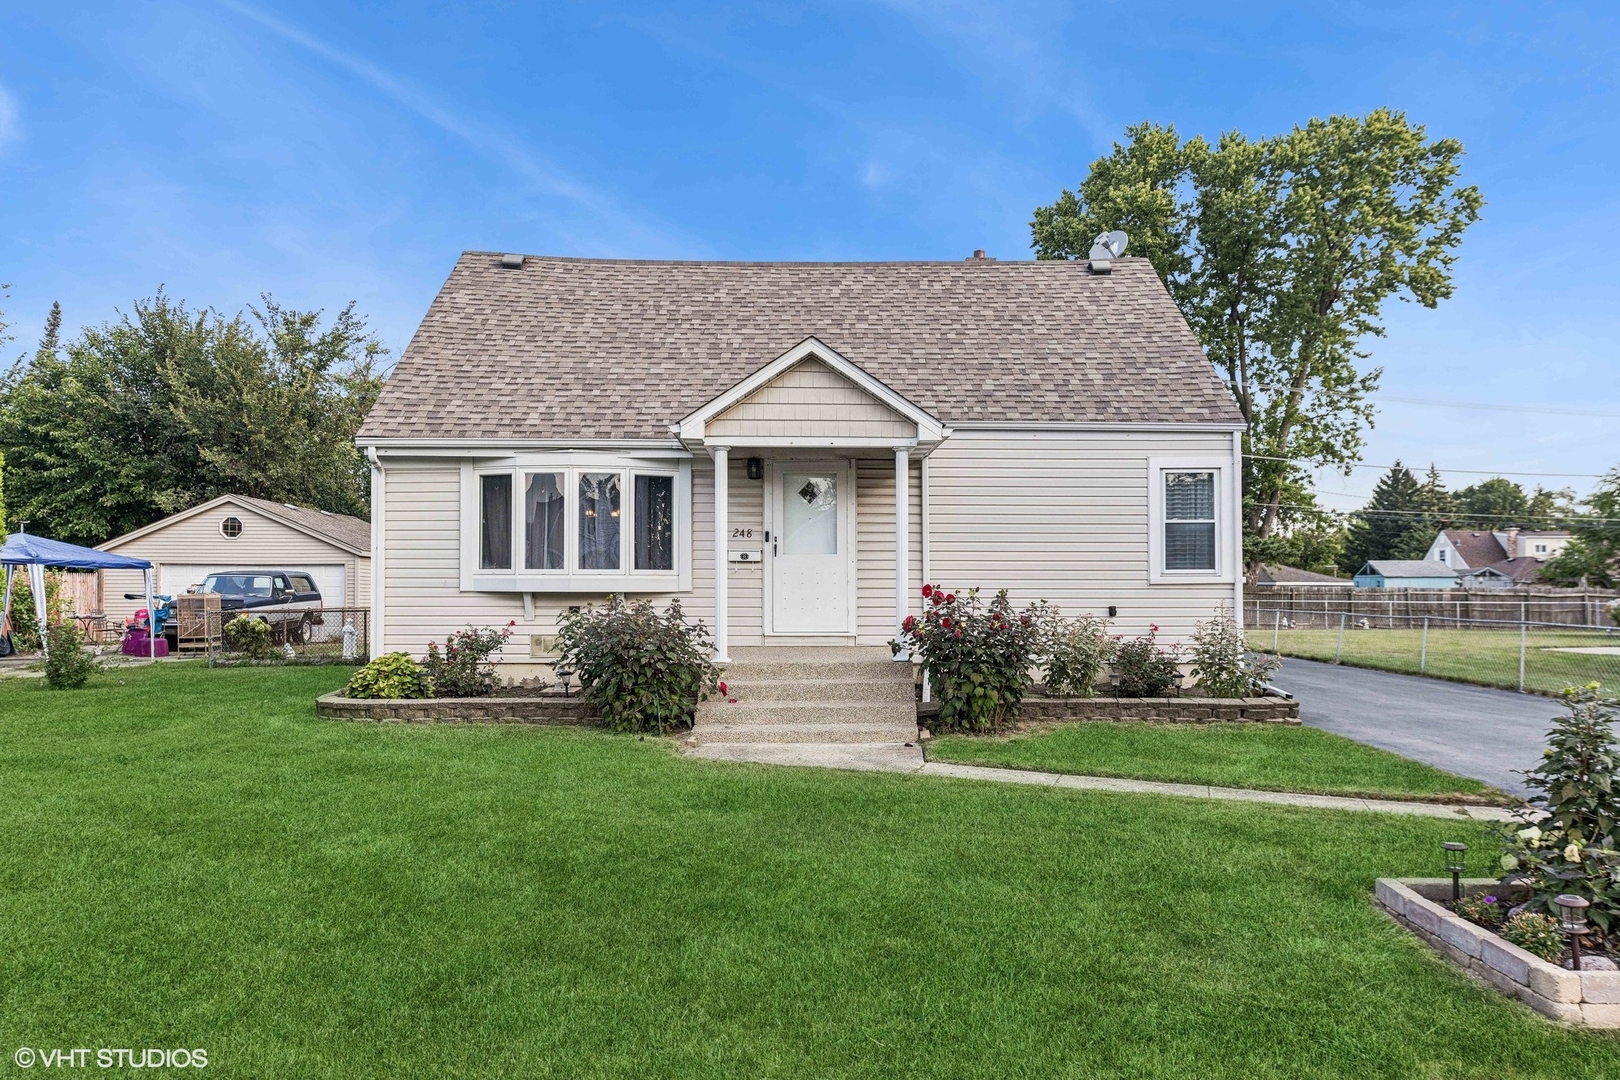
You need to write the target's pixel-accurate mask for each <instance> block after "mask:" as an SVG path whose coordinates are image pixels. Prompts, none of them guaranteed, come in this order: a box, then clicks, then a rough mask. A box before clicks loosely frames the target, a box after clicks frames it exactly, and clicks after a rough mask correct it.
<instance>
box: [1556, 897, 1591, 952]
mask: <svg viewBox="0 0 1620 1080" xmlns="http://www.w3.org/2000/svg"><path fill="white" fill-rule="evenodd" d="M1553 903H1555V904H1557V905H1558V929H1560V930H1562V931H1563V932H1564V936H1565V937H1567V938H1569V954H1570V958H1571V960H1572V961H1573V965H1574V968H1575V970H1576V971H1579V970H1581V938H1583V937H1585V936H1586V930H1587V926H1586V909H1587V908H1589V907H1591V906H1592V902H1591V901H1590V900H1588V899H1586V897H1584V896H1576V895H1574V894H1573V893H1564V894H1563V895H1562V896H1555V897H1553Z"/></svg>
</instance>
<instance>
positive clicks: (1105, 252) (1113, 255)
mask: <svg viewBox="0 0 1620 1080" xmlns="http://www.w3.org/2000/svg"><path fill="white" fill-rule="evenodd" d="M1128 243H1130V237H1128V236H1126V235H1125V234H1124V233H1122V232H1120V231H1119V230H1118V229H1115V230H1114V231H1113V232H1105V233H1100V234H1098V236H1097V239H1095V240H1093V241H1092V242H1091V254H1090V256H1089V258H1090V259H1091V272H1092V273H1093V274H1108V273H1112V272H1113V269H1114V260H1115V259H1117V258H1119V257H1120V256H1121V255H1123V254H1125V245H1126V244H1128Z"/></svg>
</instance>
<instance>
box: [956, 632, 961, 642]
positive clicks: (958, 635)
mask: <svg viewBox="0 0 1620 1080" xmlns="http://www.w3.org/2000/svg"><path fill="white" fill-rule="evenodd" d="M956 637H957V640H959V641H960V640H961V638H962V631H960V630H958V631H957V632H956Z"/></svg>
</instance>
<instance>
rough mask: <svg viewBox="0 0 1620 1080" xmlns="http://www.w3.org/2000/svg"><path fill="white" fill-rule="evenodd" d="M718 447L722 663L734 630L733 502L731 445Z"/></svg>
mask: <svg viewBox="0 0 1620 1080" xmlns="http://www.w3.org/2000/svg"><path fill="white" fill-rule="evenodd" d="M713 449H714V658H715V660H717V661H719V662H720V663H722V664H723V663H725V662H727V661H728V660H730V659H731V655H730V652H729V651H728V650H729V649H730V637H731V635H730V633H729V627H728V626H727V617H728V616H729V614H730V612H729V610H728V605H729V594H730V591H731V590H730V585H731V582H730V576H731V566H730V554H731V536H730V533H731V522H730V520H729V519H728V518H727V515H726V510H727V508H728V506H729V504H730V498H731V493H730V490H729V488H730V484H731V477H730V475H729V470H730V461H729V458H730V454H731V447H729V446H716V447H714V448H713Z"/></svg>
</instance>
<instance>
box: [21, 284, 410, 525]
mask: <svg viewBox="0 0 1620 1080" xmlns="http://www.w3.org/2000/svg"><path fill="white" fill-rule="evenodd" d="M60 323H61V318H60V312H59V310H57V309H53V313H52V317H51V319H50V320H49V321H48V323H47V326H46V332H45V334H44V336H43V338H42V340H41V343H40V347H39V349H38V350H37V351H36V352H35V354H34V355H33V357H32V358H31V359H29V360H27V361H26V362H20V363H19V364H18V365H16V366H15V367H14V368H13V369H12V370H11V371H10V372H8V373H7V375H6V376H5V378H4V380H3V381H0V451H3V452H4V453H5V454H6V459H7V462H8V464H9V481H10V483H9V485H8V487H9V496H10V498H9V505H8V507H7V512H8V515H9V517H8V520H9V521H13V522H14V521H16V520H17V519H19V518H28V519H30V520H31V521H32V522H34V524H33V525H32V526H31V527H30V528H31V530H33V531H38V532H41V533H45V534H48V535H51V536H54V537H56V538H58V539H63V540H69V541H74V542H80V543H99V542H101V541H104V540H107V539H109V538H110V537H113V536H116V535H119V534H121V533H123V532H127V531H129V530H131V529H135V528H138V527H140V526H141V525H145V524H148V523H149V522H151V521H154V520H156V519H157V518H159V517H162V516H163V515H165V514H168V513H172V512H174V511H176V510H180V509H183V508H185V507H187V506H191V505H194V504H195V503H197V502H200V501H203V500H205V499H209V498H212V497H214V496H216V495H220V494H224V493H226V492H236V493H240V494H245V495H255V496H259V497H262V498H269V499H276V500H279V501H284V502H291V503H298V504H302V505H306V506H313V507H315V508H317V509H322V510H331V511H334V512H340V513H352V514H362V515H363V514H365V513H366V503H367V499H366V496H367V490H366V485H365V483H364V478H365V475H366V471H365V467H364V463H363V459H362V458H361V457H360V455H359V453H358V451H357V450H356V448H355V447H354V445H353V442H352V439H353V435H354V432H355V430H356V429H357V427H358V425H359V421H360V418H361V417H362V416H363V415H364V413H365V411H366V409H368V408H369V407H370V404H371V402H372V401H373V400H374V399H375V397H376V394H377V392H378V390H379V389H380V386H381V379H380V377H379V376H378V375H377V374H376V370H375V367H376V364H377V362H378V360H379V358H380V356H381V354H382V349H381V346H380V345H379V344H378V343H377V342H376V340H375V339H373V338H372V337H370V336H369V335H368V334H367V333H366V330H365V324H364V322H363V321H362V320H361V319H360V318H359V317H358V316H357V315H355V313H354V309H353V305H350V306H349V307H348V308H345V309H344V310H343V311H342V312H340V313H339V315H338V316H337V318H336V319H334V320H333V321H332V324H331V325H330V326H329V327H326V328H324V329H323V328H321V326H320V316H319V313H307V312H296V311H291V310H288V309H284V308H282V307H280V306H279V305H277V304H276V303H275V302H274V301H272V300H270V299H269V298H268V297H266V298H265V300H264V306H263V308H262V309H259V310H254V311H253V319H252V321H249V319H248V318H246V317H244V316H242V315H236V316H233V317H231V318H226V317H224V316H221V315H219V314H217V313H215V312H212V311H191V310H188V309H187V308H186V306H185V305H184V304H183V303H177V302H174V301H171V300H170V299H169V298H168V297H167V296H165V295H164V294H163V293H161V292H159V294H158V295H157V296H156V297H154V298H152V299H150V300H146V301H141V302H139V303H136V304H135V305H134V307H133V309H132V311H131V313H129V314H127V315H121V316H120V317H119V318H118V320H117V321H116V322H111V323H104V324H102V325H100V326H94V327H87V328H86V329H84V330H83V331H82V332H81V333H80V334H79V335H78V336H77V337H76V338H74V339H73V340H72V341H69V342H67V343H66V344H62V343H60V342H59V341H58V340H57V339H58V337H59V334H60Z"/></svg>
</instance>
